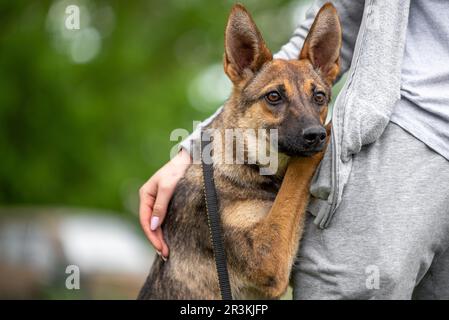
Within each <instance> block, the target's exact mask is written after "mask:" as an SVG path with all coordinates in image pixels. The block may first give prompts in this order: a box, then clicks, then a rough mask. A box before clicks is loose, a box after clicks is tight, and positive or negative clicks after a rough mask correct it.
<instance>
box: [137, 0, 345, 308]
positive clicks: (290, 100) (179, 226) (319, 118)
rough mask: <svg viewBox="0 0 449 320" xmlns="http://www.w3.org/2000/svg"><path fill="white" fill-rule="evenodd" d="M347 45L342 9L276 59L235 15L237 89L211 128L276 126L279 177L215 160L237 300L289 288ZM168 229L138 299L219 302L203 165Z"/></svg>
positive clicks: (233, 75) (230, 29)
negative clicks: (161, 254) (296, 50)
mask: <svg viewBox="0 0 449 320" xmlns="http://www.w3.org/2000/svg"><path fill="white" fill-rule="evenodd" d="M341 42H342V35H341V25H340V21H339V18H338V14H337V11H336V9H335V7H334V6H333V5H332V4H330V3H327V4H325V5H324V6H323V7H322V8H321V9H320V11H319V12H318V14H317V16H316V17H315V21H314V23H313V24H312V26H311V28H310V31H309V33H308V35H307V37H306V40H305V42H304V45H303V47H302V49H301V51H300V54H299V57H298V59H297V60H289V61H287V60H280V59H273V57H272V54H271V52H270V51H269V49H268V48H267V46H266V45H265V42H264V40H263V38H262V36H261V34H260V32H259V30H258V29H257V27H256V25H255V23H254V22H253V19H252V17H251V16H250V14H249V13H248V11H247V10H246V9H245V8H244V7H243V6H242V5H240V4H236V5H235V6H234V7H233V8H232V10H231V13H230V16H229V19H228V22H227V26H226V31H225V54H224V71H225V73H226V74H227V76H228V77H229V79H230V80H231V81H232V83H233V90H232V93H231V96H230V98H229V99H228V100H227V102H226V103H225V105H224V108H223V111H222V112H221V113H220V114H219V115H218V116H217V117H216V118H215V119H214V120H213V122H212V123H211V124H210V125H209V128H212V129H215V130H218V131H219V132H223V131H224V130H225V129H229V128H251V129H258V128H263V129H265V130H269V129H276V130H277V132H278V154H279V158H280V159H281V160H280V161H279V166H278V170H277V171H276V173H275V174H273V175H261V174H260V173H259V171H258V170H257V168H258V165H257V164H248V163H243V164H223V163H219V162H215V160H214V181H215V185H216V189H217V195H218V200H219V209H220V215H221V222H222V229H223V238H224V244H225V251H226V255H227V265H228V270H229V278H230V283H231V287H232V296H233V298H234V299H249V298H250V299H277V298H279V297H281V296H282V295H283V294H284V293H285V291H286V289H287V287H288V284H289V275H290V271H291V267H292V264H293V261H294V258H295V255H296V251H297V249H298V245H299V240H300V236H301V233H302V229H303V224H304V216H305V211H306V206H307V203H308V199H309V186H310V182H311V179H312V177H313V175H314V172H315V170H316V168H317V167H318V165H319V163H320V161H321V159H322V156H323V153H324V150H325V148H326V145H327V141H328V138H329V135H330V128H329V126H327V130H326V127H325V125H324V123H325V120H326V115H327V110H328V104H329V102H330V99H331V87H332V84H333V83H334V81H335V80H336V78H337V76H338V74H339V71H340V49H341ZM217 143H222V142H217V141H215V139H214V140H213V142H212V144H213V148H214V149H216V150H220V149H219V148H218V147H219V146H218V145H217ZM252 147H253V146H251V145H250V144H249V145H247V146H246V148H252ZM219 152H220V151H217V152H216V153H214V155H213V158H214V159H217V157H218V153H219ZM162 228H163V232H164V236H165V240H166V242H167V244H168V246H169V247H170V257H169V258H168V260H167V261H163V260H162V259H156V260H155V262H154V264H153V266H152V269H151V271H150V274H149V276H148V278H147V280H146V282H145V284H144V285H143V287H142V289H141V291H140V293H139V299H220V289H219V284H218V280H217V271H216V268H215V262H214V253H213V250H212V244H211V239H210V236H209V229H208V221H207V214H206V206H205V200H204V191H203V180H202V171H201V165H200V164H192V165H190V167H189V168H188V169H187V171H186V174H185V176H184V178H182V179H181V180H180V181H179V183H178V186H177V188H176V190H175V193H174V195H173V198H172V200H171V202H170V205H169V209H168V213H167V216H166V218H165V221H164V223H163V225H162Z"/></svg>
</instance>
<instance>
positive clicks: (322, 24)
mask: <svg viewBox="0 0 449 320" xmlns="http://www.w3.org/2000/svg"><path fill="white" fill-rule="evenodd" d="M341 41H342V40H341V25H340V20H339V18H338V14H337V10H336V9H335V7H334V6H333V5H332V4H331V3H326V4H325V5H324V6H323V7H321V9H320V11H319V12H318V14H317V16H316V17H315V21H314V22H313V24H312V27H310V31H309V34H308V35H307V38H306V40H305V41H304V45H303V47H302V50H301V53H300V55H299V59H307V60H309V61H310V62H311V63H312V65H313V66H314V68H316V69H319V70H320V73H321V75H322V76H323V77H324V79H325V80H326V81H327V82H328V83H329V84H333V83H334V81H335V79H336V78H337V76H338V73H339V72H340V49H341Z"/></svg>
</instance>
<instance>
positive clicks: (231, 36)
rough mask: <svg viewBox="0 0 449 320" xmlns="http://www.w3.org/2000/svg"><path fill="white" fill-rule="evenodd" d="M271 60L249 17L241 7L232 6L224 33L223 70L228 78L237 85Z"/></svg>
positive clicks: (268, 51) (269, 53)
mask: <svg viewBox="0 0 449 320" xmlns="http://www.w3.org/2000/svg"><path fill="white" fill-rule="evenodd" d="M272 59H273V57H272V54H271V52H270V50H269V49H268V48H267V47H266V45H265V42H264V41H263V39H262V36H261V35H260V32H259V30H258V29H257V26H256V24H255V23H254V21H253V19H252V18H251V15H250V14H249V13H248V11H246V9H245V7H243V6H242V5H240V4H236V5H234V7H233V8H232V11H231V14H230V15H229V19H228V24H227V26H226V32H225V55H224V70H225V72H226V74H227V75H228V77H229V78H230V79H231V81H232V82H234V83H238V82H240V81H241V80H244V79H245V78H247V77H248V75H251V74H254V73H255V72H257V71H258V70H259V69H260V68H261V67H262V65H263V64H264V63H266V62H267V61H270V60H272Z"/></svg>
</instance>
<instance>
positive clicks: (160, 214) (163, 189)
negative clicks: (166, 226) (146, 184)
mask: <svg viewBox="0 0 449 320" xmlns="http://www.w3.org/2000/svg"><path fill="white" fill-rule="evenodd" d="M175 187H176V185H173V186H171V185H164V184H162V185H161V184H159V186H158V189H157V195H156V200H155V202H154V207H153V213H152V214H151V223H150V229H151V230H152V231H154V230H156V229H157V228H158V227H159V226H160V225H161V224H162V222H163V221H164V218H165V215H166V213H167V208H168V204H169V203H170V199H171V197H172V195H173V192H174V191H175Z"/></svg>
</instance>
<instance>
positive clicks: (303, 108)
mask: <svg viewBox="0 0 449 320" xmlns="http://www.w3.org/2000/svg"><path fill="white" fill-rule="evenodd" d="M341 41H342V40H341V26H340V21H339V19H338V15H337V11H336V9H335V7H334V6H333V5H332V4H330V3H328V4H325V5H324V6H323V7H322V8H321V9H320V11H319V12H318V14H317V16H316V18H315V21H314V23H313V25H312V27H311V28H310V31H309V34H308V35H307V38H306V40H305V42H304V45H303V47H302V50H301V52H300V54H299V57H298V59H297V60H288V61H287V60H280V59H273V58H272V54H271V52H270V50H269V49H268V48H267V47H266V45H265V42H264V40H263V38H262V36H261V34H260V32H259V30H258V29H257V26H256V25H255V23H254V21H253V19H252V18H251V16H250V14H249V13H248V11H246V9H245V8H244V7H243V6H242V5H239V4H237V5H235V6H234V7H233V9H232V11H231V14H230V16H229V20H228V23H227V26H226V32H225V55H224V70H225V72H226V74H227V75H228V77H229V78H230V79H231V81H232V82H233V84H234V88H233V93H232V96H231V98H230V100H231V101H232V105H233V106H234V109H233V111H232V112H234V113H235V117H234V119H235V121H236V122H237V123H236V125H237V126H238V127H244V128H252V129H258V128H264V129H278V142H279V151H280V152H281V153H284V154H287V155H289V156H309V155H312V154H314V153H316V152H319V151H321V150H322V149H323V147H324V145H325V140H326V130H325V128H324V126H323V125H324V122H325V120H326V116H327V108H328V104H329V101H330V98H331V87H332V84H333V83H334V81H335V79H336V78H337V75H338V73H339V70H340V68H339V61H340V59H339V57H340V48H341Z"/></svg>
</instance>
